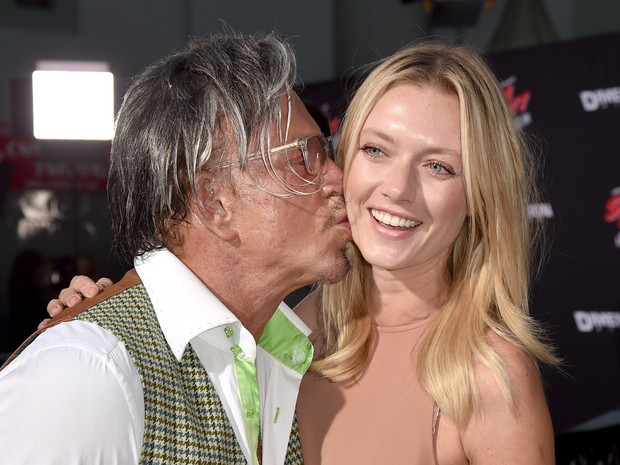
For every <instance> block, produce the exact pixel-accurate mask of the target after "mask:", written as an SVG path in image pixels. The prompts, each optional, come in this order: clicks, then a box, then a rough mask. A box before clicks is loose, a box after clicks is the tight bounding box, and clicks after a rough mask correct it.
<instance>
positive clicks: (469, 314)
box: [297, 44, 556, 465]
mask: <svg viewBox="0 0 620 465" xmlns="http://www.w3.org/2000/svg"><path fill="white" fill-rule="evenodd" d="M339 154H340V157H341V159H342V165H343V169H344V192H345V199H346V202H347V213H348V216H349V221H350V223H351V229H352V232H353V240H354V242H355V246H352V247H351V248H350V250H349V252H350V253H349V255H350V260H351V263H352V270H351V271H350V272H349V274H348V275H347V277H346V278H345V279H344V280H343V281H341V282H339V283H336V284H332V285H325V286H322V287H321V288H320V289H319V291H318V292H316V293H315V294H312V295H311V296H309V297H308V298H307V299H306V300H305V301H304V302H302V303H301V304H300V305H299V306H298V309H297V310H298V314H300V315H301V316H302V318H304V319H305V320H306V322H308V324H309V325H310V326H311V327H312V328H313V329H314V335H315V347H316V349H315V350H316V354H317V355H318V358H317V359H316V361H315V363H314V365H313V369H314V372H313V373H311V374H309V375H307V376H306V377H305V380H304V382H303V383H302V388H301V391H300V396H299V400H298V406H297V414H298V418H299V424H300V432H301V435H302V444H303V448H304V458H305V463H306V464H315V463H322V464H323V465H330V464H341V463H345V462H346V463H356V464H362V463H364V464H377V463H385V464H387V463H389V464H404V463H410V464H419V465H428V464H439V465H443V464H451V465H455V464H469V463H472V464H473V463H475V464H493V465H497V464H502V465H509V464H528V465H535V464H553V463H554V450H553V444H554V438H553V430H552V425H551V420H550V416H549V411H548V408H547V404H546V401H545V396H544V392H543V389H542V384H541V379H540V375H539V372H538V368H537V363H538V362H539V361H543V362H549V363H555V362H556V359H555V357H554V355H553V354H552V352H551V351H550V350H549V348H548V347H547V346H546V345H545V344H544V343H543V342H541V339H540V337H539V335H540V330H539V327H538V325H537V324H536V323H535V322H534V321H533V320H532V318H531V317H530V316H529V314H528V284H529V279H528V278H529V275H530V271H531V268H532V267H531V263H530V257H531V256H532V255H531V245H532V240H531V239H532V236H533V234H532V233H533V231H532V226H533V225H532V224H530V223H529V222H528V218H527V205H528V201H529V200H531V196H532V194H533V192H532V190H533V189H532V187H531V184H532V183H531V181H532V180H533V179H535V178H536V176H535V175H534V174H535V173H531V172H530V161H531V160H530V158H529V155H528V153H527V151H526V148H525V146H524V144H523V143H522V141H521V136H520V134H519V132H518V130H517V129H516V128H515V126H514V124H513V120H512V116H511V114H510V112H509V110H508V108H507V106H506V103H505V101H504V98H503V96H502V93H501V90H500V88H499V86H498V84H497V81H496V79H495V77H494V76H493V74H492V73H491V71H490V70H489V68H488V66H487V64H486V63H485V62H484V60H483V59H482V58H481V57H480V56H479V55H478V54H477V53H475V52H474V51H472V50H471V49H469V48H466V47H460V46H445V45H439V44H420V45H416V46H412V47H409V48H406V49H404V50H402V51H400V52H398V53H396V54H395V55H394V56H392V57H390V58H388V59H387V60H385V61H384V62H382V63H381V64H379V66H378V67H377V68H375V69H374V71H373V72H372V73H371V74H370V75H369V76H368V78H367V79H366V80H365V81H364V83H363V84H362V85H361V87H360V88H359V90H358V91H357V92H356V94H355V96H354V98H353V100H352V102H351V105H350V107H349V110H348V112H347V116H346V118H345V121H344V125H343V128H342V134H341V140H340V147H339Z"/></svg>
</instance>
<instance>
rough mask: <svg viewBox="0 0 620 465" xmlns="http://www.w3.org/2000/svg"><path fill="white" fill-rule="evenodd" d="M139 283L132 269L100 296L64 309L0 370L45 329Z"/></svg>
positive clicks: (46, 323) (13, 354) (20, 348)
mask: <svg viewBox="0 0 620 465" xmlns="http://www.w3.org/2000/svg"><path fill="white" fill-rule="evenodd" d="M140 282H141V280H140V276H138V273H136V270H135V268H132V269H131V270H129V271H128V272H127V273H125V276H123V278H122V279H121V280H120V281H118V282H117V283H115V284H112V285H111V286H108V287H106V288H105V289H104V290H103V292H101V293H100V294H97V295H96V296H95V297H91V298H88V299H84V300H83V301H82V302H80V303H79V304H77V305H76V306H74V307H68V308H66V309H64V310H63V311H62V312H60V313H59V314H58V315H56V316H55V317H53V318H51V319H49V320H47V321H45V322H44V323H42V324H41V326H40V327H39V329H37V330H36V331H35V332H34V333H32V334H31V335H30V336H29V337H28V339H26V340H25V341H24V342H22V343H21V345H20V346H19V347H18V348H17V349H16V350H15V352H13V353H12V354H11V355H10V356H9V358H8V359H6V361H5V362H4V364H3V365H2V367H0V370H2V369H4V367H6V366H7V365H8V364H9V363H11V362H12V361H13V359H14V358H15V357H17V356H18V355H19V354H20V353H21V352H22V351H23V350H24V349H25V348H26V347H28V345H29V344H30V343H31V342H32V341H34V340H35V339H36V338H37V336H38V335H39V334H41V333H42V332H43V331H45V330H46V329H49V328H51V327H52V326H56V325H57V324H59V323H62V322H63V321H70V320H73V319H74V318H75V317H76V316H77V315H79V314H80V313H82V312H84V311H86V310H88V309H89V308H91V307H93V306H95V305H97V304H98V303H101V302H103V301H104V300H106V299H109V298H110V297H112V296H113V295H116V294H118V293H120V292H122V291H124V290H125V289H129V288H130V287H133V286H135V285H136V284H139V283H140Z"/></svg>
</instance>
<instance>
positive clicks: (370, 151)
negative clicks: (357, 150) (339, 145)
mask: <svg viewBox="0 0 620 465" xmlns="http://www.w3.org/2000/svg"><path fill="white" fill-rule="evenodd" d="M362 151H363V152H364V153H366V155H368V156H370V157H380V156H381V155H382V154H383V152H382V151H381V149H378V148H377V147H373V146H372V145H365V146H364V147H362Z"/></svg>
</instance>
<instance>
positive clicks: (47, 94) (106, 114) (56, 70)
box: [32, 61, 114, 140]
mask: <svg viewBox="0 0 620 465" xmlns="http://www.w3.org/2000/svg"><path fill="white" fill-rule="evenodd" d="M32 96H33V126H34V137H36V138H37V139H74V140H76V139H77V140H110V139H111V138H112V134H113V132H114V76H113V74H112V73H110V72H109V71H108V66H107V64H106V63H101V62H71V61H42V62H38V63H37V71H35V72H34V73H32Z"/></svg>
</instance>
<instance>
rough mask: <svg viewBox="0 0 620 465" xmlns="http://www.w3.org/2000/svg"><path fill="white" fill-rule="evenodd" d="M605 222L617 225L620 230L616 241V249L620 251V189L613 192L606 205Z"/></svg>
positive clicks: (617, 188)
mask: <svg viewBox="0 0 620 465" xmlns="http://www.w3.org/2000/svg"><path fill="white" fill-rule="evenodd" d="M604 218H605V221H607V222H608V223H615V224H616V227H617V228H618V232H617V233H616V238H615V240H614V242H615V244H616V247H617V248H619V249H620V187H616V188H615V189H612V190H611V195H610V197H609V199H608V200H607V203H606V204H605V215H604Z"/></svg>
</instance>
